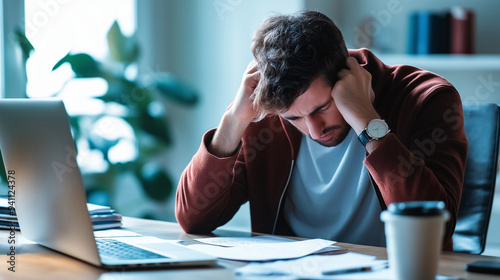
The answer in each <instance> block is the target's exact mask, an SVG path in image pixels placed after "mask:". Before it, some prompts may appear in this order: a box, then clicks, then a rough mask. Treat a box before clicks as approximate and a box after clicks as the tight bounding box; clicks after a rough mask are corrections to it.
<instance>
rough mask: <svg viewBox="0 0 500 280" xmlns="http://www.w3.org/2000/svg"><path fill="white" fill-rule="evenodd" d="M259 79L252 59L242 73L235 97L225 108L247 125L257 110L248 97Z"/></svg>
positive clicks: (255, 63)
mask: <svg viewBox="0 0 500 280" xmlns="http://www.w3.org/2000/svg"><path fill="white" fill-rule="evenodd" d="M259 80H260V72H259V71H257V62H255V60H252V61H251V62H250V63H249V64H248V66H247V69H246V70H245V73H244V74H243V79H242V80H241V85H240V88H239V90H238V93H237V94H236V98H235V100H234V101H233V103H231V105H229V107H228V108H227V111H228V114H230V115H231V116H232V117H234V118H236V119H237V120H238V121H239V122H241V123H243V124H244V123H247V125H248V124H249V123H250V122H251V121H253V120H254V119H255V118H256V117H257V112H256V111H255V110H254V109H253V106H252V100H251V99H250V97H251V95H252V94H253V92H254V90H255V88H256V87H257V84H258V83H259Z"/></svg>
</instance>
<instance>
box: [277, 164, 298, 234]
mask: <svg viewBox="0 0 500 280" xmlns="http://www.w3.org/2000/svg"><path fill="white" fill-rule="evenodd" d="M294 163H295V160H293V159H292V164H291V165H290V172H289V173H288V179H287V180H286V184H285V188H284V189H283V192H282V193H281V197H280V202H279V203H278V211H277V212H276V217H275V218H274V225H273V232H272V234H273V235H274V232H275V231H276V224H277V223H278V217H279V215H280V210H281V203H282V202H283V198H284V197H285V193H286V189H287V188H288V184H289V183H290V179H291V178H292V171H293V165H294Z"/></svg>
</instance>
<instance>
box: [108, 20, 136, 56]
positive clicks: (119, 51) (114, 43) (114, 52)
mask: <svg viewBox="0 0 500 280" xmlns="http://www.w3.org/2000/svg"><path fill="white" fill-rule="evenodd" d="M107 37H108V46H109V53H110V54H111V57H112V58H113V59H114V60H116V61H118V62H123V63H126V64H129V63H131V62H134V61H135V60H136V59H137V57H138V56H139V44H138V43H137V41H136V40H135V36H131V37H127V36H125V35H123V33H122V31H121V29H120V25H118V22H117V21H115V22H113V25H111V28H110V29H109V31H108V34H107Z"/></svg>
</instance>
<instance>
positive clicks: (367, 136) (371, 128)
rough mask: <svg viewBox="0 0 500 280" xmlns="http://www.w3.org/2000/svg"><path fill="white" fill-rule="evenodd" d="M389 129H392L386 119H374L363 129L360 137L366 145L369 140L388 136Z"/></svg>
mask: <svg viewBox="0 0 500 280" xmlns="http://www.w3.org/2000/svg"><path fill="white" fill-rule="evenodd" d="M389 131H391V130H390V129H389V126H388V125H387V123H386V122H385V121H384V120H381V119H373V120H371V121H370V122H369V123H368V126H367V127H366V128H365V129H363V131H362V132H361V134H360V135H359V137H358V139H359V141H360V142H361V144H363V146H366V144H368V142H370V141H372V140H378V139H380V138H382V137H384V136H386V135H387V133H389Z"/></svg>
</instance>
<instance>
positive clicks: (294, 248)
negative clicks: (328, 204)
mask: <svg viewBox="0 0 500 280" xmlns="http://www.w3.org/2000/svg"><path fill="white" fill-rule="evenodd" d="M196 241H198V242H200V243H204V244H193V245H188V247H189V248H191V249H195V250H197V251H201V252H204V253H206V254H209V255H213V256H216V257H218V258H223V259H232V260H240V261H270V260H283V259H293V258H300V257H303V256H307V255H310V254H341V253H345V252H346V251H347V249H345V248H342V247H338V246H333V245H332V244H334V243H335V241H331V240H324V239H309V240H302V241H297V240H294V239H289V238H282V237H277V236H271V235H262V236H255V237H214V238H200V239H196Z"/></svg>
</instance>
